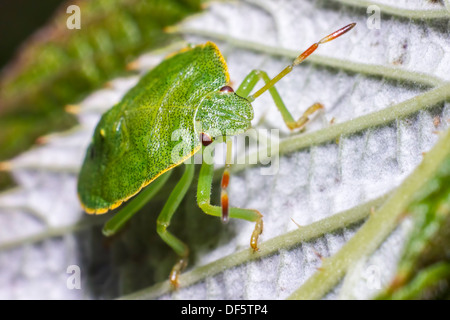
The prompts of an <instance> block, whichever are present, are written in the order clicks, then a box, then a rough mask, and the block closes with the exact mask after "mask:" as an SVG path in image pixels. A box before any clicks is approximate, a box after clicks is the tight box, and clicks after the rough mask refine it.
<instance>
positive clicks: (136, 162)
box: [78, 42, 229, 214]
mask: <svg viewBox="0 0 450 320" xmlns="http://www.w3.org/2000/svg"><path fill="white" fill-rule="evenodd" d="M228 81H229V76H228V71H227V67H226V64H225V61H224V59H223V57H222V55H221V53H220V51H219V50H218V49H217V47H216V45H215V44H213V43H211V42H208V43H206V44H204V45H200V46H196V47H194V48H191V49H188V50H184V51H183V52H181V53H179V54H176V55H174V56H172V57H170V58H168V59H166V60H164V61H163V62H162V63H161V64H160V65H158V66H157V67H156V68H155V69H153V70H152V71H150V72H149V73H147V74H146V75H145V76H143V77H142V79H141V80H140V81H139V83H138V84H137V85H136V86H135V87H134V88H132V89H131V90H130V91H129V92H128V93H127V94H126V95H125V96H124V98H123V99H122V101H121V102H120V103H118V104H117V105H115V106H114V107H113V108H112V109H110V110H109V111H108V112H106V113H105V114H104V115H103V116H102V118H101V120H100V122H99V123H98V125H97V127H96V129H95V132H94V136H93V139H92V143H91V144H90V146H89V148H88V150H87V153H86V157H85V160H84V163H83V166H82V168H81V171H80V175H79V180H78V194H79V197H80V200H81V203H82V206H83V207H84V209H85V210H86V212H88V213H95V214H99V213H104V212H106V211H108V210H110V209H114V208H116V207H117V206H119V205H120V204H121V203H122V202H123V201H126V200H127V199H129V198H130V197H132V196H133V195H135V194H136V193H137V192H139V191H140V190H141V189H142V188H143V187H144V186H146V185H147V184H149V183H150V182H152V181H153V180H154V179H156V178H157V177H158V176H159V175H161V174H163V173H164V172H166V171H167V170H170V169H171V168H173V167H175V166H177V165H179V164H181V163H182V162H183V161H184V160H186V159H187V158H189V157H190V156H192V155H193V154H194V153H195V152H197V151H198V150H199V149H200V148H201V143H200V140H199V136H198V132H196V130H195V128H194V122H195V121H194V120H195V115H196V112H197V109H198V107H199V105H200V104H201V101H203V99H204V98H205V97H206V96H207V95H208V94H209V93H211V92H216V91H218V90H219V89H220V88H221V87H223V86H224V85H226V84H227V82H228Z"/></svg>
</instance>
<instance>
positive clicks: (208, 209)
mask: <svg viewBox="0 0 450 320" xmlns="http://www.w3.org/2000/svg"><path fill="white" fill-rule="evenodd" d="M213 175H214V164H208V163H207V162H206V161H203V163H202V167H201V169H200V174H199V177H198V188H197V202H198V205H199V207H200V208H201V209H202V210H203V212H205V213H206V214H209V215H212V216H216V217H221V216H222V215H223V213H222V207H219V206H214V205H212V204H211V185H212V180H213ZM228 216H229V217H230V218H237V219H243V220H247V221H251V222H255V229H254V230H253V233H252V236H251V238H250V246H251V247H252V249H253V250H254V251H257V250H258V237H259V235H260V234H261V233H262V231H263V220H262V215H261V213H259V211H257V210H253V209H241V208H229V209H228Z"/></svg>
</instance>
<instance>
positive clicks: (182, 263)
mask: <svg viewBox="0 0 450 320" xmlns="http://www.w3.org/2000/svg"><path fill="white" fill-rule="evenodd" d="M194 171H195V166H194V164H186V169H185V171H184V173H183V176H182V177H181V179H180V181H178V183H177V185H176V186H175V188H174V189H173V190H172V192H171V193H170V196H169V198H168V199H167V202H166V203H165V205H164V207H163V209H162V211H161V213H160V214H159V216H158V219H157V220H156V231H157V232H158V234H159V236H160V237H161V239H163V240H164V242H165V243H167V244H168V245H169V246H170V247H171V248H172V249H173V250H174V251H175V253H176V254H177V255H178V257H179V258H178V261H177V263H176V264H175V265H174V267H173V268H172V271H171V272H170V276H169V279H170V283H171V284H172V286H173V287H174V288H177V287H178V277H179V275H180V273H181V271H182V270H183V269H184V268H185V267H186V265H187V258H188V255H189V248H188V247H187V246H186V244H184V243H183V242H182V241H181V240H179V239H178V238H177V237H175V236H174V235H173V234H172V233H170V232H169V231H167V228H168V227H169V225H170V220H171V219H172V216H173V214H174V213H175V210H176V209H177V208H178V206H179V205H180V202H181V200H182V199H183V198H184V196H185V194H186V192H187V190H188V189H189V186H190V185H191V182H192V178H193V177H194Z"/></svg>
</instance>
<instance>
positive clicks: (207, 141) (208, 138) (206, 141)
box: [200, 132, 213, 147]
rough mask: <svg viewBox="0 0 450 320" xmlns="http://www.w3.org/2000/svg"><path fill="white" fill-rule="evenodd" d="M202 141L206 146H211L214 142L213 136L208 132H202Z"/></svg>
mask: <svg viewBox="0 0 450 320" xmlns="http://www.w3.org/2000/svg"><path fill="white" fill-rule="evenodd" d="M200 141H201V142H202V144H203V145H204V146H205V147H206V146H209V145H210V144H211V143H212V142H213V138H211V136H210V135H208V134H207V133H204V132H202V133H200Z"/></svg>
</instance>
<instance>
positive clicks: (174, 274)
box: [169, 258, 188, 290]
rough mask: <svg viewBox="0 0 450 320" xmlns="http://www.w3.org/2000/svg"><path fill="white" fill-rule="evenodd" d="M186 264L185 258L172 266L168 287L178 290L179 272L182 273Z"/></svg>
mask: <svg viewBox="0 0 450 320" xmlns="http://www.w3.org/2000/svg"><path fill="white" fill-rule="evenodd" d="M187 263H188V261H187V258H180V260H178V262H177V263H176V264H175V265H174V266H173V268H172V271H170V275H169V281H170V285H171V286H172V288H173V289H175V290H176V289H178V287H179V286H180V283H179V281H178V277H179V276H180V274H181V271H183V269H184V268H186V266H187Z"/></svg>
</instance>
